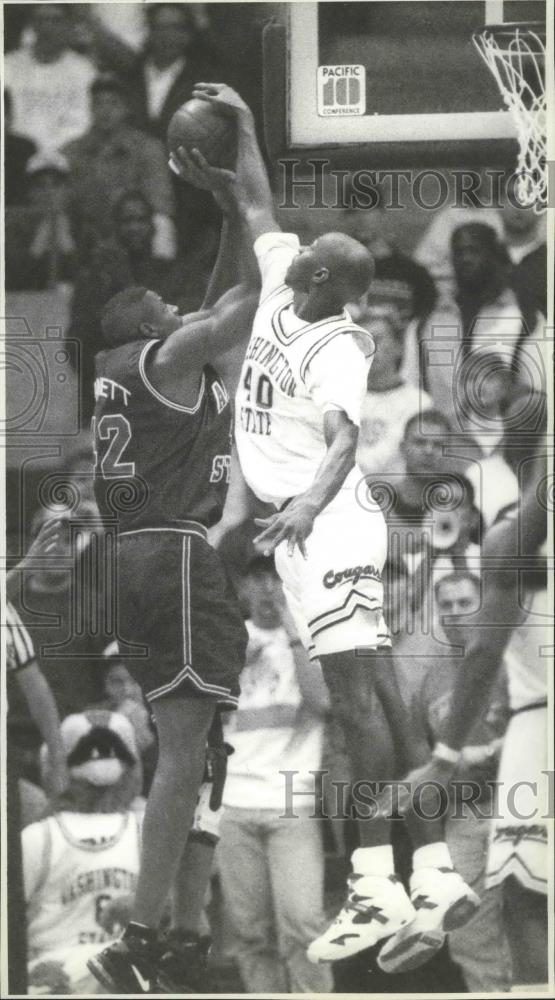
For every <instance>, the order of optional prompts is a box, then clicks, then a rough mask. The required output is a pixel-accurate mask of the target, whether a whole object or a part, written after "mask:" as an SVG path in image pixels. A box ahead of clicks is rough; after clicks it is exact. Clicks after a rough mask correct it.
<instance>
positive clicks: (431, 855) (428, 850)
mask: <svg viewBox="0 0 555 1000" xmlns="http://www.w3.org/2000/svg"><path fill="white" fill-rule="evenodd" d="M412 867H413V871H416V870H417V869H418V868H454V867H455V866H454V864H453V859H452V858H451V855H450V854H449V848H448V847H447V844H446V843H445V841H444V840H438V841H437V842H436V843H435V844H424V846H423V847H417V848H416V850H415V852H414V854H413V856H412Z"/></svg>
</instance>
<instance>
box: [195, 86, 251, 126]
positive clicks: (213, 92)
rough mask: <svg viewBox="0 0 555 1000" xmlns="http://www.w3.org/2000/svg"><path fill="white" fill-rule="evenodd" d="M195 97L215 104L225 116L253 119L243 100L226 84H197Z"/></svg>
mask: <svg viewBox="0 0 555 1000" xmlns="http://www.w3.org/2000/svg"><path fill="white" fill-rule="evenodd" d="M193 97H198V99H199V100H200V101H207V102H208V104H213V105H214V106H215V107H217V108H219V110H220V111H221V112H222V113H223V114H227V115H229V116H231V117H233V118H239V117H241V118H251V117H252V112H251V109H250V108H249V106H248V104H245V101H244V100H243V98H242V97H241V96H240V95H239V94H238V93H237V91H236V90H233V87H228V85H227V84H226V83H195V86H194V90H193Z"/></svg>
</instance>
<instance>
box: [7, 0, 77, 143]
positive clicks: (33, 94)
mask: <svg viewBox="0 0 555 1000" xmlns="http://www.w3.org/2000/svg"><path fill="white" fill-rule="evenodd" d="M70 6H71V5H69V4H66V3H36V4H33V5H32V7H31V22H30V26H31V28H32V41H31V42H30V44H27V45H26V44H21V45H20V47H19V48H18V49H16V50H15V51H14V52H9V53H8V54H7V55H6V57H5V60H4V83H5V86H6V87H8V89H9V90H10V93H11V95H12V101H13V128H14V131H15V132H17V133H18V134H19V135H24V136H26V137H27V138H28V139H31V140H32V141H33V142H34V143H36V145H37V146H38V147H39V149H48V150H52V149H60V148H61V147H62V146H64V145H65V144H66V143H67V142H69V141H70V140H71V139H74V138H75V137H76V136H78V135H80V134H81V133H83V132H84V131H85V130H86V129H87V128H88V125H89V101H88V88H89V86H90V84H91V82H92V80H93V79H94V76H95V68H94V66H93V64H92V63H91V62H90V60H89V59H87V58H85V57H84V56H81V55H78V54H77V53H76V52H73V51H72V50H71V48H70V44H71V11H70Z"/></svg>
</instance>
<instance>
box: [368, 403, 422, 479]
mask: <svg viewBox="0 0 555 1000" xmlns="http://www.w3.org/2000/svg"><path fill="white" fill-rule="evenodd" d="M431 406H432V401H431V398H430V396H428V393H427V392H424V390H422V389H417V388H416V387H415V386H413V385H406V384H405V383H403V384H402V385H398V386H396V387H395V388H394V389H386V390H385V391H384V392H376V391H375V390H371V389H370V390H368V392H367V393H366V396H365V397H364V402H363V404H362V412H361V421H360V434H359V439H358V450H357V465H358V466H359V467H360V469H361V470H362V472H364V474H365V475H382V474H383V475H385V476H387V475H393V476H396V475H402V474H403V472H404V461H403V457H402V455H401V452H400V446H401V441H402V440H403V435H404V432H405V425H406V423H407V420H410V418H411V417H413V416H414V415H415V414H416V413H420V412H421V411H422V410H426V409H428V408H429V407H431Z"/></svg>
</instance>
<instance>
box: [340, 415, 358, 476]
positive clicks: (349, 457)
mask: <svg viewBox="0 0 555 1000" xmlns="http://www.w3.org/2000/svg"><path fill="white" fill-rule="evenodd" d="M341 445H342V452H343V456H344V462H345V465H346V466H348V468H349V471H350V470H351V469H354V467H355V461H356V453H357V446H358V427H357V426H356V424H353V423H352V422H351V421H350V420H349V421H348V422H347V423H345V424H344V426H343V428H342V430H341Z"/></svg>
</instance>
